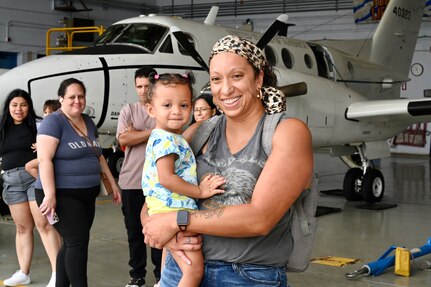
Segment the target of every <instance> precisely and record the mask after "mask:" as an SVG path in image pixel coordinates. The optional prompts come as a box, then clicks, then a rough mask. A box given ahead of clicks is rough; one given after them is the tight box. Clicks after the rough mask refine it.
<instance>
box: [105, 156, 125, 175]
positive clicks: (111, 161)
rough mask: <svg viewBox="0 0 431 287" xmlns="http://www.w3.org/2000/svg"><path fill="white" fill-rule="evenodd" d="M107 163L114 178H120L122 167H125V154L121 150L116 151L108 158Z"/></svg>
mask: <svg viewBox="0 0 431 287" xmlns="http://www.w3.org/2000/svg"><path fill="white" fill-rule="evenodd" d="M106 161H107V162H108V166H109V169H110V170H111V173H112V176H114V177H115V178H118V175H119V174H120V171H121V167H122V166H123V161H124V153H123V152H122V151H121V150H116V151H115V152H113V153H111V154H110V155H109V156H108V157H107V159H106Z"/></svg>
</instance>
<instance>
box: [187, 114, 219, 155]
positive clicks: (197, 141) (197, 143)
mask: <svg viewBox="0 0 431 287" xmlns="http://www.w3.org/2000/svg"><path fill="white" fill-rule="evenodd" d="M221 117H222V115H218V116H213V117H211V118H210V119H209V120H207V121H205V122H203V123H202V124H201V125H200V126H199V127H198V129H197V130H196V132H195V134H194V135H193V138H192V142H191V143H190V147H191V148H192V150H193V153H194V154H198V153H199V151H200V150H201V149H202V147H203V146H204V145H205V143H206V142H207V141H208V139H209V137H210V134H211V133H212V131H213V130H214V128H215V127H216V126H217V124H218V123H219V122H220V120H221Z"/></svg>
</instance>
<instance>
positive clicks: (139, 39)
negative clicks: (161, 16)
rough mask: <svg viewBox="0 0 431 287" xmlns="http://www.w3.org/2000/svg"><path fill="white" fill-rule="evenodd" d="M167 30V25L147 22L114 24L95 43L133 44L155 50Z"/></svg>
mask: <svg viewBox="0 0 431 287" xmlns="http://www.w3.org/2000/svg"><path fill="white" fill-rule="evenodd" d="M167 30H168V29H167V28H166V27H163V26H159V25H154V24H147V23H139V24H137V23H135V24H118V25H113V26H110V27H109V28H108V29H107V30H106V31H105V32H104V33H103V34H102V35H101V36H100V37H99V38H98V39H97V40H96V42H95V45H96V46H99V45H109V44H129V45H130V44H131V45H138V46H141V47H142V48H143V49H144V50H145V51H147V52H153V51H154V49H155V48H156V47H157V44H158V43H159V42H160V41H161V39H162V38H163V36H164V35H165V33H166V32H167Z"/></svg>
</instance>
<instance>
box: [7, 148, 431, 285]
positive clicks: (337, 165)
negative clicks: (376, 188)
mask: <svg viewBox="0 0 431 287" xmlns="http://www.w3.org/2000/svg"><path fill="white" fill-rule="evenodd" d="M316 165H317V170H318V173H319V189H320V190H321V191H328V190H337V189H340V188H341V187H342V182H343V177H344V173H345V171H346V167H345V166H344V164H342V163H341V162H340V161H339V160H338V159H335V158H330V157H329V156H328V155H326V154H316ZM381 171H382V173H383V174H384V176H385V180H386V192H385V197H384V199H383V202H384V203H395V204H397V206H396V207H394V208H389V209H385V210H366V209H360V208H357V207H358V205H361V204H363V202H347V201H346V200H345V199H344V197H343V196H339V195H336V194H337V192H336V191H335V192H329V193H328V192H325V193H324V192H321V193H320V195H319V206H325V207H335V208H340V209H341V211H340V212H337V213H332V214H328V215H324V216H320V217H318V231H317V234H316V240H315V246H314V249H313V254H312V257H314V258H315V257H321V256H334V257H345V258H351V259H359V260H360V261H358V262H357V263H355V264H351V265H345V266H343V267H333V266H328V265H322V264H316V263H312V264H310V267H309V268H308V270H307V271H306V272H303V273H289V274H288V277H289V281H290V283H291V285H292V286H294V287H317V286H319V287H320V286H323V287H336V286H343V287H356V286H367V287H381V286H409V287H423V286H431V269H423V268H421V263H424V261H425V260H427V261H431V254H430V255H426V256H423V257H420V258H418V259H416V262H414V263H413V264H412V266H411V270H412V275H411V276H410V277H402V276H399V275H395V274H394V272H393V271H394V269H393V268H388V269H387V270H386V271H385V272H384V273H383V274H382V275H379V276H375V277H370V276H363V277H359V278H357V279H356V280H348V279H346V278H345V277H344V274H345V273H347V272H352V271H353V270H356V269H359V268H361V267H362V265H364V264H366V263H368V262H372V261H375V260H377V259H378V258H379V257H380V256H381V255H382V254H383V253H384V252H385V251H386V250H387V249H388V248H389V247H390V246H391V245H396V246H405V247H407V248H409V249H410V248H413V247H419V246H422V245H424V244H425V243H426V242H427V241H428V238H430V237H431V233H427V232H430V229H428V228H430V224H431V188H430V185H431V182H430V176H431V169H430V161H429V159H428V157H410V156H409V157H407V156H392V157H390V158H387V159H383V160H382V161H381ZM14 229H15V227H14V225H13V223H12V222H11V221H10V220H8V219H7V218H3V219H2V220H0V285H1V283H2V281H1V280H4V279H5V278H7V277H9V276H10V275H11V274H12V273H13V272H15V270H16V269H17V260H16V255H15V245H14V235H15V230H14ZM426 230H428V231H426ZM35 238H36V246H35V251H34V257H33V266H32V271H31V277H32V280H33V283H32V284H31V286H34V287H45V286H46V283H47V281H48V279H49V276H50V270H49V263H48V258H47V256H46V255H45V252H44V249H43V246H42V244H41V241H40V238H39V237H38V236H37V235H36V236H35ZM127 261H128V249H127V242H126V232H125V228H124V225H123V219H122V215H121V210H120V208H119V207H118V206H113V205H112V204H111V203H110V201H107V200H98V202H97V208H96V219H95V222H94V225H93V228H92V238H91V242H90V254H89V264H88V269H89V272H88V274H89V286H105V287H111V286H112V287H114V286H115V287H120V286H124V285H125V283H126V281H127V280H128V266H127ZM149 264H150V263H149ZM150 273H151V272H149V276H147V286H152V284H154V278H153V277H152V274H150Z"/></svg>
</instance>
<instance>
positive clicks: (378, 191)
mask: <svg viewBox="0 0 431 287" xmlns="http://www.w3.org/2000/svg"><path fill="white" fill-rule="evenodd" d="M384 191H385V180H384V178H383V174H382V172H381V171H380V170H378V169H375V168H372V169H369V170H368V171H367V172H366V173H365V175H364V177H363V179H362V197H363V198H364V201H366V202H378V201H381V200H382V198H383V193H384Z"/></svg>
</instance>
